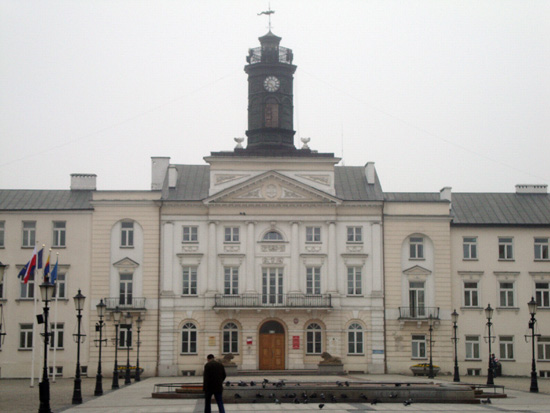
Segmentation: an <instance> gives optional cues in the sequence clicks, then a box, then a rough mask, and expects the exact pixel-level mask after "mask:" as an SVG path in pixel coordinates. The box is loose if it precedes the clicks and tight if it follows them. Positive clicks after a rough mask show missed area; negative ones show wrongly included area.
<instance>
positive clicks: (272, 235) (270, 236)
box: [264, 231, 283, 241]
mask: <svg viewBox="0 0 550 413" xmlns="http://www.w3.org/2000/svg"><path fill="white" fill-rule="evenodd" d="M282 240H283V236H282V235H281V234H279V233H278V232H277V231H269V232H268V233H267V234H265V235H264V241H282Z"/></svg>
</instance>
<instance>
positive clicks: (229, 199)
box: [205, 171, 340, 204]
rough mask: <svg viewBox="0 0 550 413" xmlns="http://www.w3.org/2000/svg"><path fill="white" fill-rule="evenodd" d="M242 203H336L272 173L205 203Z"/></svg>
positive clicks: (330, 197)
mask: <svg viewBox="0 0 550 413" xmlns="http://www.w3.org/2000/svg"><path fill="white" fill-rule="evenodd" d="M243 202H245V203H323V204H327V203H332V204H339V203H340V200H339V199H338V198H336V197H334V196H332V195H330V194H327V193H326V192H323V191H319V190H318V189H316V188H313V187H311V186H309V185H306V184H304V183H302V182H299V181H297V180H295V179H292V178H289V177H287V176H285V175H282V174H280V173H278V172H275V171H269V172H265V173H263V174H261V175H258V176H255V177H253V178H250V179H249V180H247V181H245V182H241V183H239V184H237V185H234V186H232V187H229V188H226V189H224V190H223V191H220V192H218V193H217V194H215V195H213V196H211V197H209V198H207V199H206V200H205V203H206V204H211V203H216V204H219V203H243Z"/></svg>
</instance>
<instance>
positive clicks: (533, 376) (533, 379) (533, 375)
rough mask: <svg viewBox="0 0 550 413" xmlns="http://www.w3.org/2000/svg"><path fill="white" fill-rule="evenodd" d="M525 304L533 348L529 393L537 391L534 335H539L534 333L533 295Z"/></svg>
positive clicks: (534, 304)
mask: <svg viewBox="0 0 550 413" xmlns="http://www.w3.org/2000/svg"><path fill="white" fill-rule="evenodd" d="M527 305H528V306H529V314H531V320H530V321H529V328H530V329H531V346H532V350H533V353H532V354H533V358H532V362H531V387H530V388H529V391H530V392H531V393H538V392H539V384H538V381H537V365H536V364H535V337H538V336H540V334H535V323H536V322H537V320H535V314H536V313H537V302H536V301H535V299H534V298H533V297H531V301H529V302H528V303H527Z"/></svg>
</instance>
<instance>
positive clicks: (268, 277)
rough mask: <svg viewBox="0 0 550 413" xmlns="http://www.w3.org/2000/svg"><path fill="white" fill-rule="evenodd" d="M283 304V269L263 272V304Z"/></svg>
mask: <svg viewBox="0 0 550 413" xmlns="http://www.w3.org/2000/svg"><path fill="white" fill-rule="evenodd" d="M282 303H283V269H282V268H264V269H263V270H262V304H282Z"/></svg>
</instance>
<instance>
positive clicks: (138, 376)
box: [134, 314, 143, 381]
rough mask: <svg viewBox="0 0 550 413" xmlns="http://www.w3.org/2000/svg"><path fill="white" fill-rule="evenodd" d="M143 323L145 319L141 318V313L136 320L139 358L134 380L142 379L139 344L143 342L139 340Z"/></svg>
mask: <svg viewBox="0 0 550 413" xmlns="http://www.w3.org/2000/svg"><path fill="white" fill-rule="evenodd" d="M142 323H143V320H142V318H141V314H140V315H139V316H138V318H137V320H136V327H137V360H136V378H135V379H134V381H141V377H140V374H139V345H140V344H141V342H140V341H139V333H140V331H141V324H142Z"/></svg>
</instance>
